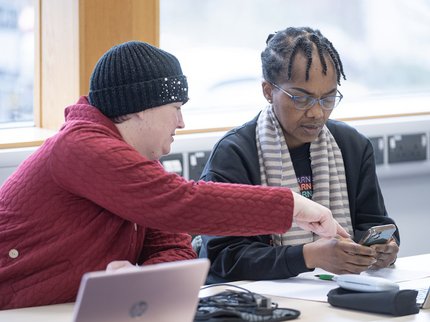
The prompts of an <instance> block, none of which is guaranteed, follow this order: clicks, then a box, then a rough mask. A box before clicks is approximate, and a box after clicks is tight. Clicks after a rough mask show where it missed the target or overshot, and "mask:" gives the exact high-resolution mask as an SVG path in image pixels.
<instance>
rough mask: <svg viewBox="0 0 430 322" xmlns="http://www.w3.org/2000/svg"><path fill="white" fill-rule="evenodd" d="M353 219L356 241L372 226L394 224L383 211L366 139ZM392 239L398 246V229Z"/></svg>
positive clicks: (370, 149) (371, 150)
mask: <svg viewBox="0 0 430 322" xmlns="http://www.w3.org/2000/svg"><path fill="white" fill-rule="evenodd" d="M354 217H355V226H354V229H355V231H354V233H355V237H354V239H355V240H356V241H358V240H360V239H361V237H362V236H363V234H364V232H365V231H366V230H367V229H368V228H370V227H372V226H375V225H385V224H395V222H394V220H393V219H391V218H390V217H388V215H387V211H386V209H385V204H384V198H383V196H382V192H381V188H380V186H379V182H378V178H377V175H376V166H375V157H374V153H373V147H372V144H371V143H370V141H369V140H368V139H366V144H365V148H364V152H363V155H362V162H361V168H360V176H359V178H358V185H357V193H356V203H355V216H354ZM394 237H395V238H396V240H397V243H398V244H400V235H399V231H398V227H397V231H396V233H395V236H394Z"/></svg>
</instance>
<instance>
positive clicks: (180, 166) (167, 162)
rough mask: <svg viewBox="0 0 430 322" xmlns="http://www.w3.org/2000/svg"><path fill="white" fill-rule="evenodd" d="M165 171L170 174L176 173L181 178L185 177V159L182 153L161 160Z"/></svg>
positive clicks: (163, 157) (165, 156)
mask: <svg viewBox="0 0 430 322" xmlns="http://www.w3.org/2000/svg"><path fill="white" fill-rule="evenodd" d="M160 162H161V164H162V165H163V167H164V169H165V170H166V171H168V172H174V173H176V174H179V175H180V176H183V175H184V157H183V155H182V153H172V154H169V155H164V156H162V157H161V158H160Z"/></svg>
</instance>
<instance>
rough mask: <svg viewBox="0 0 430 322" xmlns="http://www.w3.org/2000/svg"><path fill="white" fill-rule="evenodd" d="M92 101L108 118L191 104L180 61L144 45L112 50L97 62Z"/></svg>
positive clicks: (118, 46)
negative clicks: (170, 105) (167, 106)
mask: <svg viewBox="0 0 430 322" xmlns="http://www.w3.org/2000/svg"><path fill="white" fill-rule="evenodd" d="M88 99H89V102H90V104H91V105H93V106H95V107H97V108H98V109H99V110H100V111H101V112H102V113H103V114H104V115H106V116H107V117H116V116H121V115H126V114H130V113H136V112H140V111H143V110H146V109H148V108H151V107H156V106H161V105H165V104H168V103H173V102H182V103H183V104H185V103H186V102H187V101H188V84H187V78H186V77H185V76H184V75H183V74H182V70H181V65H180V64H179V61H178V59H176V57H175V56H173V55H172V54H169V53H168V52H166V51H164V50H161V49H159V48H157V47H154V46H151V45H149V44H147V43H144V42H139V41H129V42H126V43H123V44H120V45H117V46H115V47H112V48H111V49H109V50H108V51H107V52H106V53H105V54H104V55H103V56H102V57H101V58H100V59H99V61H98V62H97V64H96V66H95V68H94V70H93V73H92V75H91V80H90V92H89V95H88Z"/></svg>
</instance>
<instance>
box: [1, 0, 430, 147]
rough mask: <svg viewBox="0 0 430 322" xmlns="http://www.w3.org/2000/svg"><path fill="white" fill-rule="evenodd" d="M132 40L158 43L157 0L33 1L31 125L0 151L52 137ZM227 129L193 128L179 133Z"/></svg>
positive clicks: (6, 134) (10, 135)
mask: <svg viewBox="0 0 430 322" xmlns="http://www.w3.org/2000/svg"><path fill="white" fill-rule="evenodd" d="M100 8H102V9H103V10H100ZM118 22H120V23H118ZM131 39H136V40H141V41H146V42H149V43H151V44H153V45H155V46H159V43H160V3H159V0H145V1H141V0H124V1H116V0H35V71H34V74H35V76H34V126H33V127H24V128H11V129H0V149H3V148H16V147H31V146H39V145H41V144H42V143H43V141H44V140H45V139H46V138H48V137H49V136H51V135H53V134H54V133H55V132H56V131H57V130H58V129H59V128H60V126H61V124H62V123H63V121H64V112H63V110H64V108H65V107H66V106H67V105H69V104H72V103H73V102H75V101H76V100H77V98H78V97H79V96H81V95H86V94H87V93H88V85H89V78H90V75H91V71H92V69H93V67H94V65H95V63H96V62H97V60H98V58H99V57H100V56H101V55H102V54H103V53H104V52H105V51H106V50H107V49H109V48H110V47H112V46H113V45H115V44H118V43H120V42H123V41H127V40H131ZM64 62H68V64H65V63H64ZM64 75H68V76H67V77H64ZM53 79H55V82H52V80H53ZM417 115H430V111H429V112H418V113H403V114H395V115H394V114H392V115H390V114H385V115H378V116H364V117H342V118H341V117H340V118H338V119H339V120H343V121H355V120H366V119H375V118H390V117H402V116H417ZM238 125H239V124H238ZM229 129H231V126H228V127H226V126H220V127H214V128H198V129H196V128H194V129H189V130H187V129H184V130H179V131H178V134H194V133H208V132H219V131H227V130H229Z"/></svg>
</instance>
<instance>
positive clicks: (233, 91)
mask: <svg viewBox="0 0 430 322" xmlns="http://www.w3.org/2000/svg"><path fill="white" fill-rule="evenodd" d="M160 16H161V18H160V21H161V24H160V46H161V48H163V49H166V50H168V51H171V52H172V53H174V54H175V55H176V56H177V57H178V58H179V60H180V62H181V64H182V67H183V70H184V73H185V74H186V75H187V77H188V80H189V85H190V101H189V103H187V104H186V105H185V106H184V108H183V113H184V117H185V123H186V129H194V128H208V127H209V128H211V127H224V126H235V125H239V124H241V123H243V122H244V121H247V120H249V119H250V118H251V117H252V116H254V115H256V113H257V112H258V111H259V110H261V108H262V107H264V106H265V104H266V102H265V100H264V99H263V95H262V91H261V65H260V53H261V51H262V50H263V49H264V47H265V41H266V38H267V35H268V34H269V33H272V32H274V31H276V30H281V29H285V28H286V27H288V26H310V27H312V28H315V29H319V30H320V31H321V32H322V33H323V34H324V35H325V36H326V37H327V38H328V39H329V40H331V41H332V43H333V44H334V46H335V48H336V49H337V50H338V52H339V54H340V56H341V59H342V62H343V65H344V70H345V73H346V77H347V80H346V81H343V82H342V85H341V86H340V87H339V90H340V91H341V92H342V94H343V95H344V100H343V101H342V102H341V104H340V105H339V107H338V108H336V109H335V111H334V112H333V114H332V116H333V117H335V118H336V117H337V118H348V117H358V118H360V117H367V116H380V115H391V114H405V113H417V112H430V99H429V93H430V77H429V75H430V59H428V57H427V56H428V53H429V52H430V42H429V41H428V40H429V39H430V24H429V23H428V22H429V21H430V1H428V0H409V1H404V0H378V1H374V0H349V1H344V0H319V1H314V0H247V1H238V0H236V1H232V0H210V1H209V0H207V1H204V0H181V1H176V0H160Z"/></svg>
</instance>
